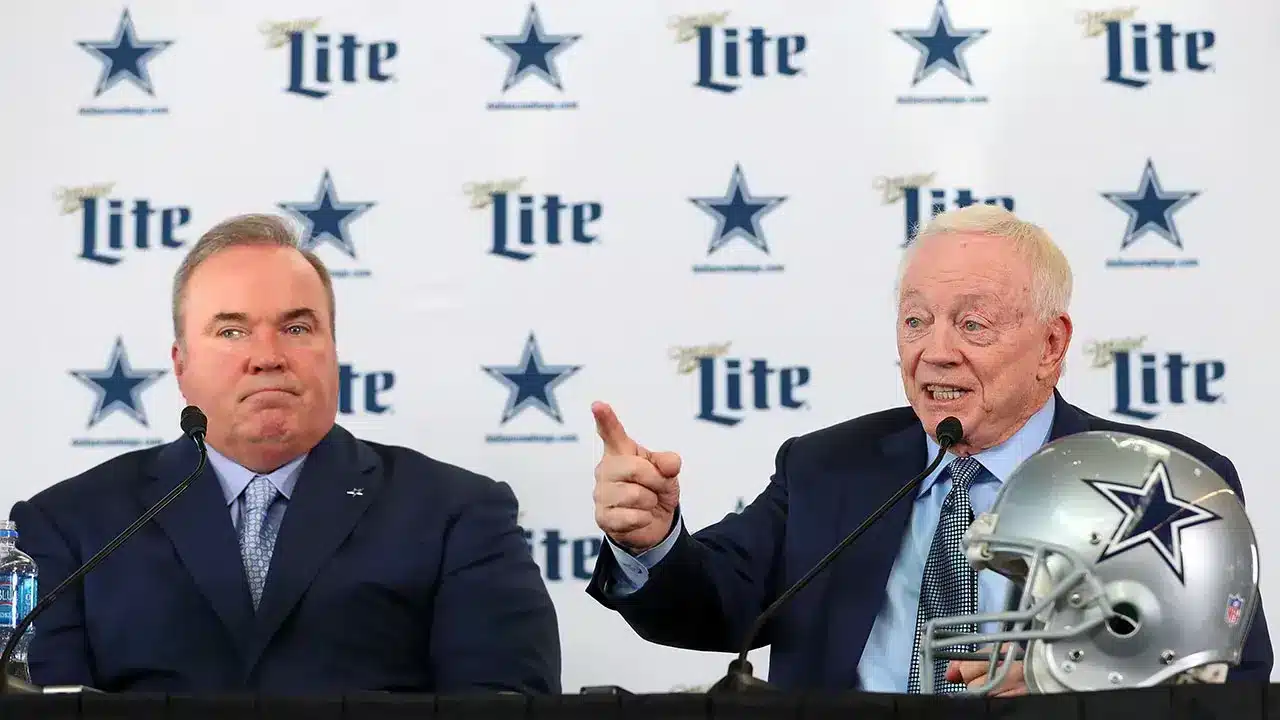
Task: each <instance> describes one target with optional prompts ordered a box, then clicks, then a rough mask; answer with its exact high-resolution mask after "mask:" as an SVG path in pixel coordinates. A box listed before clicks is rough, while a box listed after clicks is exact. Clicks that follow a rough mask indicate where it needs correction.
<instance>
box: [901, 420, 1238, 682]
mask: <svg viewBox="0 0 1280 720" xmlns="http://www.w3.org/2000/svg"><path fill="white" fill-rule="evenodd" d="M963 544H964V548H965V552H966V554H967V555H968V557H969V560H970V562H971V564H972V565H973V566H974V567H975V568H977V569H978V570H979V571H981V570H993V571H995V572H998V573H1000V574H1001V575H1004V576H1005V577H1007V578H1009V579H1010V580H1011V581H1012V583H1011V585H1010V590H1009V595H1008V597H1007V598H1006V602H1005V604H1004V607H1005V610H1003V611H1000V612H994V613H985V614H978V615H971V616H964V617H951V618H938V619H935V620H932V621H930V622H929V623H928V624H927V626H926V627H925V629H924V636H923V638H922V640H921V643H920V648H921V655H922V658H921V659H922V662H921V667H922V668H930V667H933V664H932V663H933V661H934V660H936V659H980V660H983V661H986V662H987V672H986V679H985V682H984V683H982V684H981V686H975V687H972V688H969V689H968V690H967V692H969V693H973V694H985V693H987V692H989V691H991V690H992V689H994V688H998V687H1000V686H1001V684H1003V683H1004V682H1005V680H1006V679H1007V677H1008V674H1009V672H1010V671H1011V670H1012V668H1013V663H1014V662H1017V661H1022V662H1024V673H1025V681H1026V683H1027V688H1028V690H1029V691H1030V692H1033V693H1055V692H1074V691H1089V690H1105V689H1115V688H1127V687H1146V686H1151V685H1158V684H1162V683H1168V682H1187V681H1199V682H1204V681H1209V682H1214V681H1218V682H1220V681H1221V680H1222V679H1224V678H1225V673H1224V671H1223V669H1224V667H1225V665H1228V664H1231V665H1233V664H1236V663H1238V662H1239V659H1240V653H1241V650H1242V648H1243V645H1244V640H1245V638H1246V637H1247V636H1248V629H1249V625H1250V624H1251V621H1252V617H1253V613H1254V611H1255V608H1256V607H1257V606H1258V601H1259V599H1258V596H1257V572H1258V571H1257V549H1256V543H1255V541H1254V536H1253V530H1252V526H1251V525H1250V524H1249V522H1248V518H1247V516H1246V515H1245V513H1244V508H1243V506H1242V505H1241V504H1240V502H1239V499H1238V498H1237V497H1236V496H1235V494H1234V493H1233V492H1232V491H1231V490H1230V487H1229V486H1228V485H1227V484H1226V482H1225V481H1223V480H1222V478H1221V477H1220V476H1218V475H1217V474H1216V473H1214V472H1213V471H1212V470H1211V469H1209V468H1208V467H1207V466H1205V465H1204V464H1203V463H1200V462H1199V461H1198V460H1195V459H1194V458H1192V457H1191V456H1189V455H1186V454H1185V453H1182V452H1181V451H1178V450H1176V449H1174V448H1171V447H1169V446H1166V445H1163V444H1160V443H1156V442H1153V441H1151V440H1147V439H1146V438H1140V437H1137V436H1133V435H1126V434H1123V433H1112V432H1089V433H1081V434H1078V435H1071V436H1067V437H1065V438H1062V439H1060V440H1057V441H1054V442H1053V443H1050V444H1048V445H1046V446H1044V447H1043V448H1041V449H1040V450H1039V451H1038V452H1037V453H1036V454H1035V455H1033V456H1032V457H1031V458H1029V459H1028V460H1027V461H1026V462H1024V463H1023V464H1022V465H1021V466H1019V468H1018V469H1017V470H1015V471H1014V473H1013V475H1012V476H1011V477H1010V478H1009V479H1008V480H1007V481H1006V482H1005V483H1004V485H1003V486H1002V488H1001V490H1000V494H999V496H998V497H997V499H996V502H995V504H994V505H993V507H992V509H991V511H990V512H987V513H983V514H982V515H980V516H978V517H977V518H976V519H975V520H974V522H973V524H972V525H971V526H970V528H969V530H968V532H967V533H966V534H965V538H964V540H963ZM975 648H980V652H977V653H975V652H974V649H975ZM957 651H960V652H959V653H957ZM920 681H921V691H922V692H924V693H931V692H933V684H934V683H933V677H932V673H931V672H922V673H921V678H920Z"/></svg>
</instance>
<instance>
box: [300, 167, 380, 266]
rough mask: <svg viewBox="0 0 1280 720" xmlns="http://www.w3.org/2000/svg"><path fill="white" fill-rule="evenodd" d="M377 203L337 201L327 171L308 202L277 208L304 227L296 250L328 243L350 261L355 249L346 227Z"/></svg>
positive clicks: (311, 248)
mask: <svg viewBox="0 0 1280 720" xmlns="http://www.w3.org/2000/svg"><path fill="white" fill-rule="evenodd" d="M376 204H377V203H373V202H347V203H344V202H342V201H341V200H339V199H338V191H337V189H336V188H334V185H333V178H332V177H331V176H330V175H329V171H328V170H327V169H326V170H325V171H324V177H322V178H320V187H319V188H317V189H316V196H315V198H314V199H312V200H311V201H310V202H291V203H279V207H280V208H281V209H283V210H287V211H289V212H290V213H292V214H293V215H294V216H295V217H297V218H298V219H299V220H301V221H302V222H303V223H304V224H305V227H304V232H303V233H302V239H301V241H300V245H299V247H300V248H301V249H303V250H314V249H315V247H316V246H317V245H319V244H320V243H322V242H328V243H330V244H331V245H333V246H334V247H336V248H338V249H339V250H341V251H342V252H343V253H346V254H347V255H348V256H349V257H351V259H353V260H354V259H355V258H356V246H355V244H354V243H352V241H351V236H350V234H349V227H348V226H349V225H350V223H351V221H352V220H355V219H356V218H358V217H360V216H361V215H363V214H364V213H365V212H366V211H368V210H369V208H371V207H373V206H374V205H376Z"/></svg>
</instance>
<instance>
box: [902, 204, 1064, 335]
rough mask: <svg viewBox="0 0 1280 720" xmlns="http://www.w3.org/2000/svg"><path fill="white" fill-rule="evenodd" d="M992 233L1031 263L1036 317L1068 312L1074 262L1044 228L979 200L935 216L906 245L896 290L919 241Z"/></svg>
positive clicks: (1055, 315) (1043, 318)
mask: <svg viewBox="0 0 1280 720" xmlns="http://www.w3.org/2000/svg"><path fill="white" fill-rule="evenodd" d="M960 234H975V235H993V236H996V237H1003V238H1008V239H1009V240H1011V241H1012V242H1013V244H1014V246H1015V248H1017V251H1018V252H1019V253H1021V254H1022V256H1023V257H1024V258H1025V259H1026V260H1027V263H1028V264H1029V265H1030V266H1031V302H1032V305H1033V307H1034V309H1035V312H1036V315H1037V317H1039V319H1040V320H1041V321H1049V320H1052V319H1053V318H1054V317H1057V316H1058V315H1061V314H1063V313H1065V312H1067V307H1068V306H1069V305H1070V304H1071V285H1072V278H1071V264H1070V263H1068V262H1067V256H1066V255H1063V254H1062V250H1061V249H1060V248H1059V247H1058V246H1057V244H1055V243H1054V242H1053V239H1052V238H1050V237H1049V233H1047V232H1045V231H1044V229H1043V228H1041V227H1040V226H1038V225H1035V224H1033V223H1029V222H1027V221H1025V220H1021V219H1019V218H1018V216H1016V215H1014V214H1013V213H1011V212H1009V211H1008V210H1005V209H1004V208H1003V207H1000V206H997V205H987V204H984V203H977V204H974V205H970V206H968V207H964V208H960V209H958V210H950V211H948V212H944V213H941V214H939V215H936V216H934V218H933V219H932V220H930V221H929V222H928V223H926V224H925V225H924V226H922V227H920V228H919V229H918V230H917V231H916V233H915V235H914V236H913V237H912V238H911V241H910V242H909V243H908V244H907V247H906V249H905V250H904V251H903V253H902V258H901V260H900V261H899V264H898V281H897V283H896V285H895V292H896V293H897V294H898V295H899V296H900V295H901V292H902V278H903V276H904V275H905V274H906V270H907V265H908V264H909V263H910V262H911V257H912V255H914V253H915V249H916V247H917V246H918V245H919V243H920V240H922V239H924V238H927V237H936V236H940V235H960Z"/></svg>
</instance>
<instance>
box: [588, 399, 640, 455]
mask: <svg viewBox="0 0 1280 720" xmlns="http://www.w3.org/2000/svg"><path fill="white" fill-rule="evenodd" d="M591 414H592V415H594V416H595V418H596V434H597V435H599V436H600V439H601V440H603V441H604V454H605V455H636V454H638V453H639V446H637V445H636V441H635V440H632V439H631V438H630V437H628V436H627V431H626V429H625V428H623V427H622V421H621V420H619V419H618V416H617V415H616V414H615V413H614V412H613V408H611V407H609V404H608V403H603V402H599V401H597V402H593V403H591Z"/></svg>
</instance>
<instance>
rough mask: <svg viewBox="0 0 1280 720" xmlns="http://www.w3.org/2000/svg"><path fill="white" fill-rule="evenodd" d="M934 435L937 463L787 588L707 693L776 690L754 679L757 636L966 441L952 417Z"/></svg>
mask: <svg viewBox="0 0 1280 720" xmlns="http://www.w3.org/2000/svg"><path fill="white" fill-rule="evenodd" d="M934 435H936V436H937V438H938V454H937V455H936V456H934V458H933V462H931V463H929V466H928V467H926V468H925V469H924V471H923V472H921V473H920V474H919V475H917V476H915V477H914V478H912V479H911V480H910V481H909V482H908V483H907V484H906V485H903V486H902V487H901V488H899V490H898V491H897V492H895V493H894V494H893V496H892V497H890V498H889V499H888V500H886V501H885V503H884V504H883V505H881V506H880V507H879V508H878V509H877V510H876V511H875V512H873V513H871V515H870V516H868V517H867V519H866V520H863V521H862V524H861V525H859V526H858V527H857V528H855V529H854V531H853V532H851V533H849V534H848V535H847V536H846V537H845V539H844V540H841V541H840V544H839V545H836V546H835V548H834V549H832V550H831V552H829V553H827V555H826V557H824V558H822V559H821V560H819V561H818V564H816V565H814V566H813V568H812V569H811V570H809V572H807V573H805V575H804V577H802V578H800V579H799V580H797V581H796V582H795V584H793V585H792V586H791V587H789V588H787V591H786V592H784V593H782V595H780V596H778V599H777V600H774V601H773V603H772V604H771V605H769V607H767V608H765V609H764V612H762V613H760V615H759V616H757V617H756V621H755V622H754V623H752V625H751V629H750V630H749V631H747V635H746V637H745V638H744V639H743V641H742V650H741V651H740V652H739V653H738V657H737V658H735V659H734V660H732V661H731V662H730V663H729V671H728V672H727V673H726V674H725V676H724V677H722V678H720V680H718V681H716V684H714V685H712V686H711V688H710V689H709V690H708V691H707V692H708V693H712V694H728V693H738V692H751V691H767V690H773V689H774V687H773V686H772V685H770V684H769V683H768V682H766V681H764V680H761V679H760V678H757V677H756V676H755V675H754V673H753V670H752V668H751V663H750V662H749V661H748V660H747V653H749V652H751V645H752V643H754V642H755V639H756V636H757V635H759V634H760V630H761V629H762V628H763V627H764V625H765V623H766V622H768V621H769V620H770V618H772V617H773V616H774V615H775V614H777V612H778V610H779V609H781V608H782V606H783V605H786V604H787V602H788V601H789V600H791V598H792V597H794V596H795V594H796V593H798V592H800V591H801V590H803V589H804V588H805V586H806V585H808V584H809V582H810V581H811V580H813V578H815V577H816V576H817V575H818V573H820V572H822V571H823V570H824V569H825V568H826V567H827V566H828V565H830V564H831V563H832V562H833V561H835V559H836V557H837V556H839V555H840V553H841V552H844V549H845V548H847V547H849V546H850V545H852V544H853V543H854V541H856V540H857V539H858V538H859V537H862V534H863V533H865V532H866V531H867V530H868V529H870V528H871V526H872V525H875V524H876V523H877V522H879V520H880V518H882V517H884V515H885V514H886V513H888V512H889V511H890V510H891V509H893V506H894V505H897V504H898V501H900V500H902V498H904V497H906V495H907V494H908V493H910V492H911V491H912V490H913V489H915V487H916V486H917V485H919V484H920V482H921V481H922V480H924V479H925V478H927V477H929V473H931V472H933V471H934V469H935V468H937V467H938V465H939V464H940V463H941V462H942V458H943V457H945V456H946V454H947V449H948V448H950V447H951V446H952V445H955V444H956V443H958V442H960V440H961V439H963V438H964V427H963V426H962V425H961V424H960V421H959V420H957V419H956V418H954V417H951V416H948V417H946V418H945V419H943V421H942V422H940V423H938V427H937V430H936V431H935V432H934Z"/></svg>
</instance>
